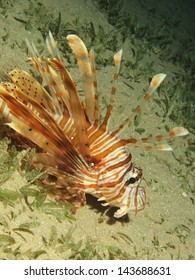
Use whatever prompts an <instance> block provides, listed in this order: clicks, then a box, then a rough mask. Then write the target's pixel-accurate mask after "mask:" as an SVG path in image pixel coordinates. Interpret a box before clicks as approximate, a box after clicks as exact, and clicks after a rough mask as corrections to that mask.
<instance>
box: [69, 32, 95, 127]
mask: <svg viewBox="0 0 195 280" xmlns="http://www.w3.org/2000/svg"><path fill="white" fill-rule="evenodd" d="M67 40H68V44H69V46H70V47H71V49H72V51H73V52H74V54H75V57H76V59H77V62H78V65H79V70H80V73H81V78H82V84H83V92H84V95H85V109H86V114H87V116H88V118H89V120H91V121H93V119H94V104H95V93H94V87H93V73H92V70H91V63H90V60H89V54H88V51H87V48H86V46H85V44H84V43H83V41H82V40H81V39H80V38H79V37H78V36H76V35H68V36H67Z"/></svg>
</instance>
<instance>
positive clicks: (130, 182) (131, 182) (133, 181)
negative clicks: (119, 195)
mask: <svg viewBox="0 0 195 280" xmlns="http://www.w3.org/2000/svg"><path fill="white" fill-rule="evenodd" d="M135 181H136V178H134V177H131V178H129V179H128V180H127V182H128V183H129V184H134V183H135Z"/></svg>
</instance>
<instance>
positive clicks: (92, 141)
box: [0, 33, 188, 218]
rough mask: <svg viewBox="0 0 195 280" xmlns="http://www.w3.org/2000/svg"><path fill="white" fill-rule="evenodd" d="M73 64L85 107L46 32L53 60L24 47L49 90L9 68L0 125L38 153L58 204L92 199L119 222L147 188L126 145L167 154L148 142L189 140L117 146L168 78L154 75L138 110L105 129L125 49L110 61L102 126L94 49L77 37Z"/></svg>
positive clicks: (141, 201)
mask: <svg viewBox="0 0 195 280" xmlns="http://www.w3.org/2000/svg"><path fill="white" fill-rule="evenodd" d="M67 39H68V43H69V45H70V47H71V49H72V51H73V52H74V54H75V57H76V59H77V62H78V66H79V70H80V74H81V80H82V85H83V93H84V97H85V101H84V102H82V100H81V98H80V96H79V94H78V91H77V88H76V85H75V83H74V81H73V79H72V77H71V76H70V74H69V72H68V70H67V69H66V67H65V66H64V64H63V62H62V58H61V56H60V54H59V52H58V50H57V47H56V42H55V41H54V38H53V36H52V34H51V33H49V37H48V39H47V40H46V45H47V48H48V51H49V52H50V54H51V56H52V58H51V59H48V60H44V59H43V58H41V56H40V54H39V52H38V50H37V49H36V47H35V46H34V45H33V44H29V43H28V42H27V45H28V48H29V51H30V52H31V54H32V57H31V58H29V61H30V62H31V63H32V66H33V67H34V69H35V70H36V71H38V73H39V74H40V75H41V76H42V78H43V79H44V81H45V83H46V85H47V87H46V88H47V90H46V88H44V87H43V86H42V85H41V84H40V83H39V82H38V81H37V80H36V79H35V78H34V77H33V76H32V75H30V74H29V73H27V72H25V71H23V70H21V69H14V70H13V71H11V72H10V73H9V77H8V79H7V81H5V82H2V83H1V84H0V122H1V123H2V124H4V125H7V126H9V127H11V129H13V130H14V131H15V132H16V135H18V140H19V141H21V143H23V140H22V139H24V143H28V144H29V146H32V147H34V146H36V147H37V153H36V154H35V156H34V159H33V165H35V166H36V165H37V164H40V163H41V164H42V165H43V168H44V169H45V170H47V173H48V175H49V176H48V178H47V179H45V180H44V181H43V182H42V183H43V186H44V187H45V188H46V189H47V190H48V192H49V193H50V194H52V195H54V196H55V197H56V199H57V200H61V201H67V202H69V203H71V204H73V205H75V207H79V206H82V205H84V204H85V203H86V197H85V194H91V195H93V196H95V197H97V198H98V200H99V201H102V202H103V204H102V205H104V206H107V205H110V206H115V207H118V208H119V209H118V210H117V211H116V212H115V213H114V216H115V217H116V218H120V217H122V216H124V215H125V214H126V213H127V212H128V211H134V212H137V211H138V210H141V209H143V208H144V206H145V201H146V196H145V191H144V188H143V187H141V186H140V183H141V180H142V170H141V169H140V168H137V167H134V165H133V163H132V156H131V154H129V153H127V151H126V145H130V146H131V147H133V148H136V149H137V148H141V147H143V148H144V149H145V150H161V151H170V150H171V147H170V146H169V145H167V144H159V145H153V144H151V142H152V141H155V142H156V141H162V140H163V139H165V138H171V139H172V138H175V137H177V136H183V135H186V134H188V131H187V129H185V128H183V127H176V128H173V129H172V130H170V131H169V132H168V133H165V134H161V135H157V136H154V137H153V138H151V137H150V138H146V137H145V138H140V139H134V138H130V139H121V138H119V134H120V132H121V131H123V130H124V129H125V128H126V127H127V126H128V125H130V124H131V123H132V122H133V119H134V118H135V117H136V116H137V115H138V114H139V113H140V112H141V108H142V107H143V105H144V104H145V103H146V102H147V101H148V100H149V99H150V97H151V96H152V94H153V93H154V91H155V90H156V89H157V88H158V87H159V85H160V84H161V82H162V81H163V80H164V78H165V74H162V73H161V74H158V75H155V76H154V77H153V79H152V81H151V83H150V85H149V88H148V91H147V92H146V93H145V94H144V96H143V98H142V100H141V102H140V104H138V105H137V106H136V107H135V108H134V109H133V110H132V113H131V115H130V116H128V117H127V118H126V119H125V120H124V122H123V123H122V124H121V125H119V127H118V128H117V129H116V130H114V131H112V132H111V131H110V130H109V120H110V117H111V114H112V109H113V106H114V100H115V94H116V84H117V80H118V75H119V70H120V64H121V57H122V50H121V51H119V52H118V53H116V54H115V55H114V62H115V65H116V71H115V73H114V77H113V83H112V88H111V95H110V103H109V105H108V107H107V112H106V115H105V117H104V119H103V121H102V122H101V121H100V110H99V106H98V87H97V80H96V70H95V58H94V51H93V49H92V50H91V51H90V52H89V53H88V51H87V48H86V46H85V44H84V43H83V41H82V40H81V39H80V38H79V37H78V36H76V35H69V36H68V37H67Z"/></svg>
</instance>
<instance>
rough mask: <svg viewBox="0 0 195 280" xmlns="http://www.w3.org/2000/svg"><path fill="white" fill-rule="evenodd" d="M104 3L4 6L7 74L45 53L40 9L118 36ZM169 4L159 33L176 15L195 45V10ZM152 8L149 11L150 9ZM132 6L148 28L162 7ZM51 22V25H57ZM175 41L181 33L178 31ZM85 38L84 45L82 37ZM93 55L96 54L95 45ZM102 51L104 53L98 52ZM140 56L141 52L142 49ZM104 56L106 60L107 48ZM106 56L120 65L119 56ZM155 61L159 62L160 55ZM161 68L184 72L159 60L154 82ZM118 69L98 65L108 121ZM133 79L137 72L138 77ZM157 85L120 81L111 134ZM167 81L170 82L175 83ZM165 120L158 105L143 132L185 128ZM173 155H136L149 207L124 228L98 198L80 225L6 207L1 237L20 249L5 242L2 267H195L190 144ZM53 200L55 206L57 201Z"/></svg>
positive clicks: (0, 248)
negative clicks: (38, 262) (124, 262)
mask: <svg viewBox="0 0 195 280" xmlns="http://www.w3.org/2000/svg"><path fill="white" fill-rule="evenodd" d="M2 2H6V1H2ZM98 2H101V1H95V0H94V1H92V0H86V1H84V0H71V1H67V0H64V1H60V0H56V1H51V0H44V1H41V4H40V3H39V2H37V1H27V0H26V1H25V0H23V1H22V0H19V1H9V3H8V4H6V3H5V4H4V3H3V4H2V7H0V26H1V28H0V33H1V34H0V35H1V36H0V41H1V43H0V45H1V52H0V64H1V68H2V69H12V68H13V67H15V65H19V67H20V68H22V69H25V70H26V69H28V67H29V66H28V65H26V63H25V59H26V57H27V54H26V47H25V43H24V39H25V38H28V39H30V40H32V41H33V42H35V44H39V46H44V45H43V37H42V33H41V31H40V30H38V29H37V28H36V24H37V25H38V16H39V15H38V13H37V14H35V13H33V11H36V9H35V8H37V9H38V10H40V9H42V7H44V10H46V11H47V12H48V14H53V17H54V18H58V17H59V12H60V13H61V22H62V23H66V22H68V21H71V20H72V19H73V18H74V17H75V18H76V17H79V20H80V22H81V23H82V22H83V23H86V22H87V21H88V22H93V23H94V26H95V28H96V27H98V26H99V25H100V26H102V28H103V29H104V30H105V31H106V32H108V33H109V32H112V30H113V27H112V26H111V25H110V24H109V23H108V21H107V17H106V14H105V13H104V12H102V11H100V10H99V9H98ZM108 2H109V1H105V3H108ZM162 2H163V4H161V5H160V4H159V7H158V9H157V14H156V22H155V27H158V24H159V26H160V21H161V18H160V14H163V13H164V14H166V15H167V14H169V13H170V15H172V16H174V17H175V18H176V19H178V18H180V20H181V27H180V28H181V30H182V34H181V36H182V37H183V38H188V37H190V36H191V37H190V38H192V44H193V45H194V41H193V40H194V34H195V30H193V24H191V21H192V20H193V9H191V6H190V5H191V4H190V1H186V3H185V4H184V3H183V4H182V3H180V2H182V1H176V0H175V1H171V3H170V4H167V3H169V2H170V1H162ZM166 2H167V3H166ZM144 3H145V6H144V7H145V8H143V7H142V5H143V4H144ZM141 4H142V5H141ZM124 5H126V7H130V8H131V10H130V11H131V14H132V15H134V14H136V15H137V18H138V23H139V20H140V22H141V24H142V25H143V24H144V22H145V21H148V20H149V19H148V17H149V16H150V17H151V16H152V15H151V12H152V8H155V1H149V0H146V1H125V3H124ZM33 9H34V10H33ZM149 11H150V12H149ZM158 13H159V16H158ZM18 19H20V20H18ZM47 20H48V21H49V18H47ZM117 20H118V19H117V18H116V21H117ZM153 20H154V19H153ZM28 21H29V22H31V23H32V28H30V27H27V22H28ZM170 28H173V26H171V27H170ZM175 33H176V34H178V33H179V30H178V29H177V28H176V29H175ZM65 34H66V33H65ZM79 35H80V36H81V37H82V35H81V34H79ZM85 36H86V35H85ZM119 36H120V34H119ZM185 36H186V37H185ZM64 40H65V38H64ZM129 41H130V39H127V40H125V41H124V42H123V44H122V45H121V47H122V48H123V52H124V58H123V61H124V62H125V60H126V59H127V57H128V55H129V57H131V56H132V54H131V52H130V47H129V46H130V42H129ZM86 44H87V42H86ZM87 47H89V48H90V47H91V46H90V45H87ZM94 47H95V50H96V46H94ZM134 51H135V52H136V51H137V50H136V46H134ZM155 51H156V52H157V50H155ZM98 53H101V47H99V49H98ZM98 53H97V57H98ZM105 55H108V56H110V58H111V57H112V54H111V52H108V53H106V54H105ZM150 55H151V57H152V56H153V55H154V54H153V53H151V54H150ZM128 59H130V58H128ZM146 62H147V61H146ZM160 63H162V64H163V69H165V70H164V71H166V70H167V72H168V75H169V74H170V77H171V75H172V72H177V71H180V70H178V69H177V66H175V65H174V63H172V64H171V63H170V62H169V63H168V62H167V63H166V62H164V61H160V60H159V61H157V62H156V64H157V69H156V72H155V73H151V75H154V74H157V73H158V71H159V70H161V68H160V67H159V66H158V64H160ZM113 69H114V68H113V66H111V64H110V65H108V66H106V65H102V66H101V65H98V71H97V77H98V84H99V85H100V93H101V95H100V102H101V104H102V113H105V103H106V102H107V101H108V98H109V91H110V87H111V80H112V75H113ZM131 71H132V70H129V72H130V73H131ZM71 74H72V75H73V78H74V79H76V81H78V84H79V76H78V72H77V70H75V68H74V69H71ZM74 75H75V76H74ZM149 78H150V77H148V78H145V77H143V79H141V81H139V83H136V82H133V83H132V88H130V87H129V86H128V85H127V84H126V83H125V78H124V76H122V77H120V79H119V83H118V93H117V100H116V106H115V113H114V116H113V122H112V124H111V126H112V125H114V123H118V124H120V122H121V121H122V119H124V118H125V117H126V116H128V113H129V110H130V109H131V108H133V106H134V105H135V104H136V100H137V96H138V93H139V94H140V93H141V92H143V89H145V88H146V86H147V83H148V80H147V79H149ZM167 80H168V82H169V77H168V78H167ZM168 82H166V80H165V82H164V83H165V84H166V83H168ZM128 83H129V81H128ZM176 88H177V86H176ZM162 91H163V85H162ZM162 94H166V92H163V93H162ZM178 102H179V101H178ZM163 112H164V111H163V109H162V108H161V107H160V106H159V105H158V104H157V103H156V102H154V100H151V101H150V102H149V103H148V104H147V105H146V107H145V108H144V113H143V116H142V120H141V124H140V127H142V128H144V130H145V133H146V136H147V135H148V134H153V135H155V134H159V131H160V130H159V129H162V130H161V131H164V129H165V125H167V126H168V127H170V128H171V127H174V126H179V125H183V124H182V123H176V124H175V123H173V122H172V121H171V120H170V119H169V117H167V118H166V123H164V121H165V118H164V116H163ZM124 136H126V137H128V136H129V137H130V136H132V137H138V136H139V134H138V133H137V132H135V131H133V128H129V129H126V131H125V133H124ZM190 137H193V135H191V136H190ZM172 147H173V149H174V151H173V152H172V153H169V152H167V153H166V152H151V153H147V152H144V151H138V150H133V149H129V150H130V152H131V153H132V156H133V162H134V163H135V165H136V166H141V168H142V169H143V173H144V180H143V183H142V185H143V186H144V187H145V189H146V195H147V203H146V207H145V209H144V210H143V211H141V212H139V213H137V214H136V215H134V214H133V213H129V214H128V217H125V218H124V219H122V220H115V219H114V218H113V211H112V209H111V210H110V211H107V212H105V213H104V212H103V211H104V208H103V207H101V206H100V205H99V204H98V203H97V202H96V199H93V198H88V203H87V205H86V206H85V207H84V208H82V209H79V210H78V211H77V212H76V214H75V215H74V216H75V218H76V220H75V221H72V222H70V221H69V220H68V219H64V220H63V221H59V220H58V219H56V217H55V216H54V215H52V214H46V213H43V212H42V211H40V210H38V209H34V210H33V211H31V210H30V208H29V207H27V205H26V204H25V202H24V201H20V203H18V202H17V203H16V204H8V205H5V204H4V203H3V202H0V236H5V235H6V236H11V237H12V238H13V239H14V241H13V244H11V243H12V242H10V244H9V240H8V241H7V242H8V243H6V242H1V240H0V259H17V258H18V259H33V258H38V259H69V258H89V259H91V258H103V259H108V258H113V259H114V258H116V259H117V258H122V259H123V258H127V259H128V258H131V259H195V254H194V246H195V208H194V201H195V199H194V191H195V190H194V182H193V179H194V176H195V174H194V166H193V164H194V163H193V162H194V161H193V160H194V154H193V152H192V153H188V152H187V151H188V142H187V140H186V139H184V138H182V139H177V140H176V141H175V142H174V143H173V144H172ZM189 156H190V158H189ZM189 162H191V164H189ZM25 184H26V182H25V180H24V178H22V177H21V175H20V174H19V172H17V171H16V172H15V173H14V174H13V175H12V176H11V178H9V180H7V181H6V182H5V183H3V184H2V185H1V186H0V187H1V189H12V190H17V189H19V188H20V187H21V186H23V185H25ZM48 199H49V200H52V198H48ZM21 225H28V226H30V225H32V228H29V227H28V229H29V232H28V231H27V230H26V231H25V230H24V231H21V230H20V231H17V230H14V229H17V228H21ZM63 238H64V239H63ZM81 241H82V244H81ZM76 246H77V247H76Z"/></svg>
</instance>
